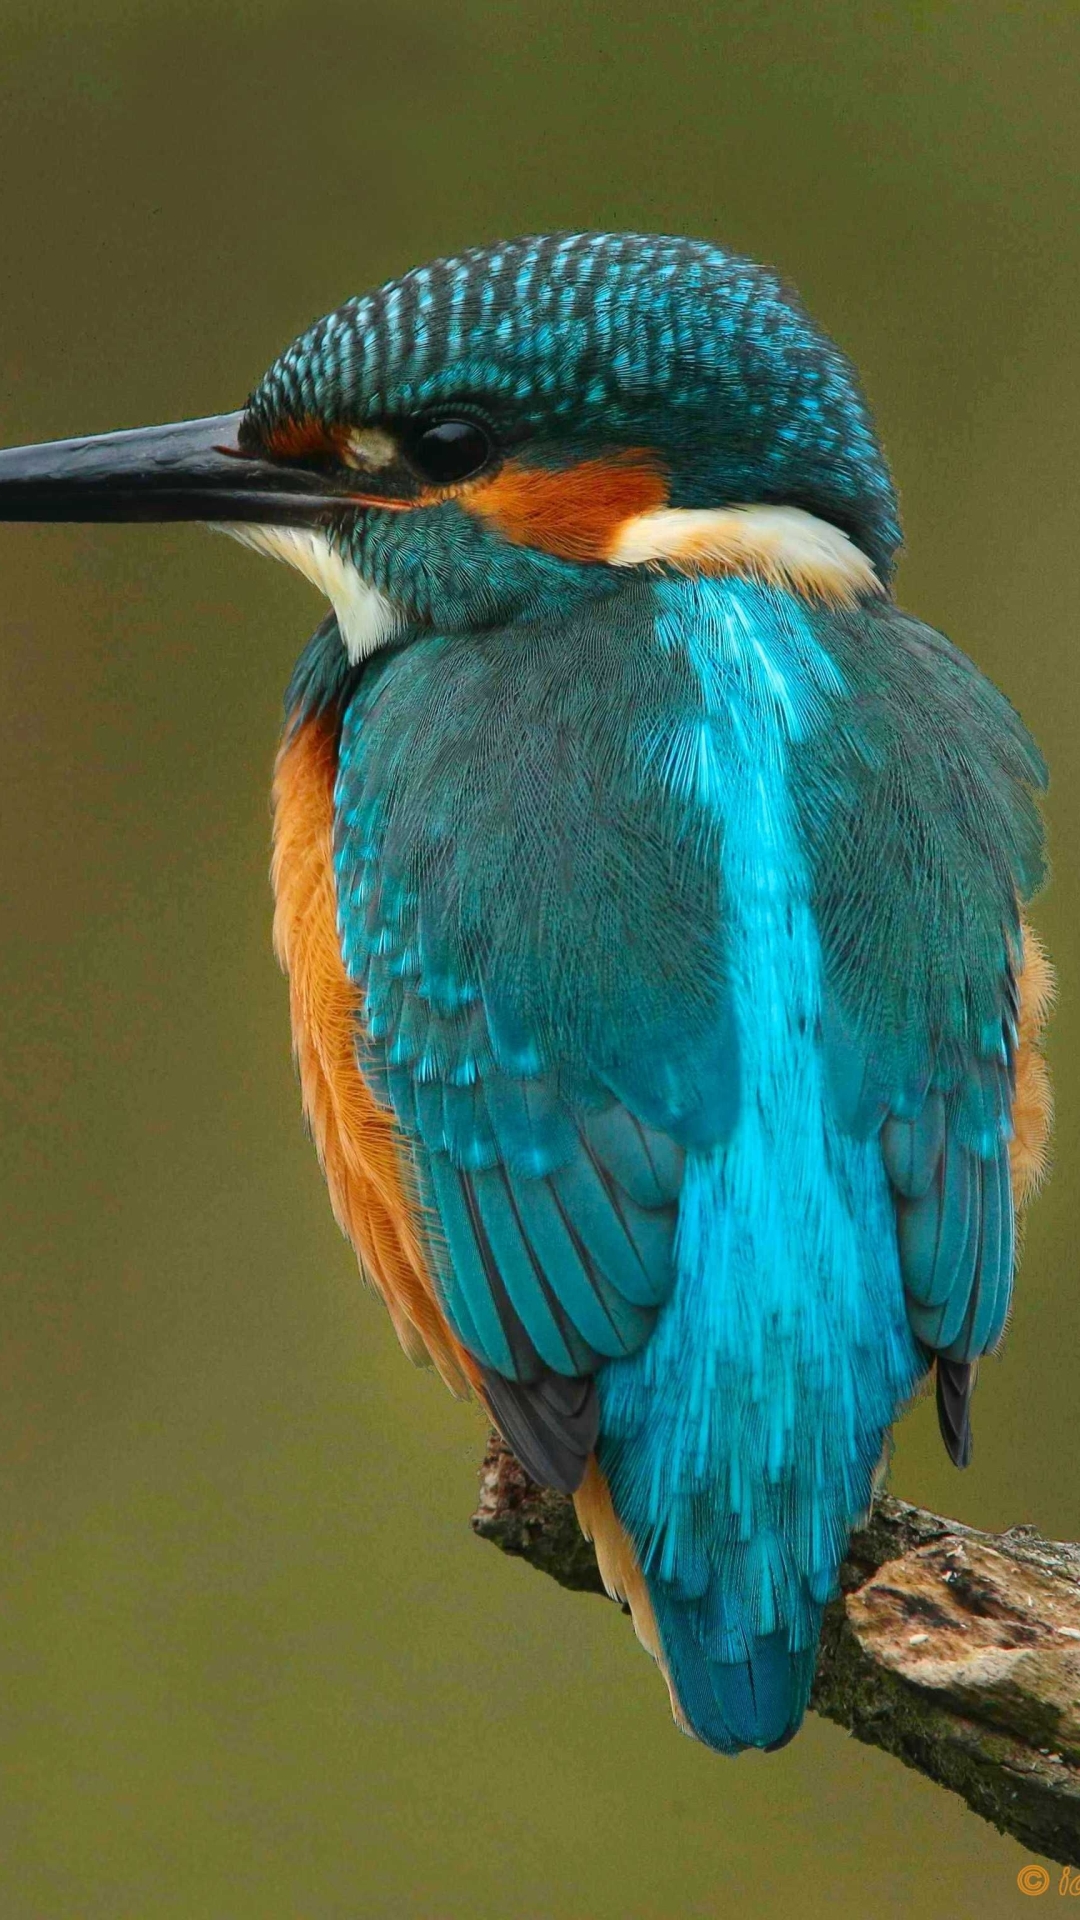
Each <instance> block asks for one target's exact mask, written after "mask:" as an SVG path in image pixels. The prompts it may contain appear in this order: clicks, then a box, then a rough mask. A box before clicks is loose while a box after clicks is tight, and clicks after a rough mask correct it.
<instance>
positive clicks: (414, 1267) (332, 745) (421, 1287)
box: [273, 720, 478, 1392]
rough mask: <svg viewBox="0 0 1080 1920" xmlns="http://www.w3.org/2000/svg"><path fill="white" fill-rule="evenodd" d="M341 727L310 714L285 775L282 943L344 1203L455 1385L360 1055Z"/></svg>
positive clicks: (411, 1342) (355, 1237)
mask: <svg viewBox="0 0 1080 1920" xmlns="http://www.w3.org/2000/svg"><path fill="white" fill-rule="evenodd" d="M336 765H337V747H336V741H335V735H334V731H333V729H332V728H331V727H328V726H327V725H326V724H325V722H323V721H321V720H310V721H308V722H307V723H306V724H305V725H304V726H301V727H298V728H297V729H296V731H295V732H294V733H293V734H291V735H289V736H287V738H286V740H285V742H284V744H283V746H282V748H281V751H280V753H279V754H278V761H277V768H276V771H275V775H274V860H273V881H274V896H275V911H274V945H275V948H276V950H277V954H278V957H279V959H280V960H281V963H282V966H283V967H284V968H285V971H286V973H287V974H288V976H289V1003H290V1013H291V1016H292V1030H293V1044H294V1046H295V1049H296V1061H297V1066H298V1068H299V1072H300V1088H301V1093H302V1096H303V1103H304V1112H305V1115H306V1116H307V1120H308V1124H309V1126H310V1128H311V1132H312V1135H313V1137H314V1140H315V1146H316V1149H317V1151H318V1155H319V1159H320V1161H321V1162H322V1166H323V1171H324V1173H325V1175H326V1183H327V1186H328V1187H329V1189H330V1199H331V1201H332V1203H333V1208H334V1213H335V1215H336V1217H337V1220H338V1224H339V1226H340V1227H341V1229H342V1231H343V1232H344V1233H345V1234H346V1235H347V1237H348V1238H349V1240H351V1242H352V1244H353V1246H354V1247H355V1249H356V1253H357V1255H358V1257H359V1260H360V1264H361V1267H362V1268H363V1270H364V1272H365V1274H366V1275H367V1276H368V1278H369V1279H370V1280H371V1281H372V1282H373V1283H374V1285H375V1286H376V1287H377V1289H378V1291H379V1293H380V1294H381V1295H382V1297H383V1300H384V1301H385V1302H386V1305H387V1307H388V1309H389V1312H390V1317H391V1319H392V1320H393V1323H394V1327H395V1329H396V1331H397V1335H398V1338H399V1340H400V1341H401V1344H402V1346H403V1347H404V1348H405V1351H406V1352H407V1353H409V1354H411V1356H412V1357H413V1359H422V1358H424V1357H425V1355H430V1357H431V1359H432V1360H433V1361H434V1363H435V1365H436V1367H437V1368H438V1370H439V1372H440V1373H441V1374H442V1376H443V1379H444V1380H445V1381H446V1382H447V1384H448V1386H450V1387H452V1388H453V1389H454V1390H455V1391H457V1392H461V1391H462V1390H463V1388H464V1387H465V1385H466V1383H468V1384H469V1385H472V1386H475V1385H476V1382H477V1379H478V1374H477V1369H476V1365H475V1362H474V1361H473V1360H472V1358H471V1357H470V1355H469V1354H467V1353H466V1352H465V1349H464V1348H463V1347H462V1346H461V1345H460V1343H459V1342H458V1341H457V1340H456V1339H455V1337H454V1335H453V1333H452V1332H451V1331H450V1328H449V1327H448V1326H447V1324H446V1319H445V1316H444V1314H443V1312H442V1308H441V1306H440V1304H439V1301H438V1297H437V1294H436V1291H435V1286H434V1283H433V1281H432V1279H431V1276H430V1274H429V1272H428V1267H427V1261H426V1259H425V1255H424V1249H423V1242H422V1237H421V1235H420V1233H419V1231H418V1228H417V1216H418V1205H417V1198H416V1195H415V1193H414V1192H413V1191H412V1190H411V1182H410V1180H409V1176H408V1157H407V1153H406V1150H405V1146H404V1142H403V1141H402V1140H401V1138H400V1136H399V1134H398V1130H397V1125H396V1123H395V1120H394V1117H393V1114H391V1113H389V1112H387V1110H386V1108H385V1107H380V1106H379V1105H378V1103H377V1102H376V1101H375V1099H374V1098H373V1097H372V1095H371V1093H370V1092H369V1090H368V1087H367V1084H366V1082H365V1081H364V1079H363V1076H362V1075H361V1073H360V1070H359V1068H358V1066H357V1064H356V1043H357V1035H358V1033H359V1031H360V1026H359V1021H360V1005H359V995H358V993H357V990H356V987H355V986H354V985H353V982H352V981H351V980H350V979H349V976H348V974H347V973H346V971H345V966H344V962H343V961H342V958H341V949H340V946H339V944H338V936H337V914H336V896H335V890H334V870H333V862H332V847H333V813H334V801H333V796H334V775H335V771H336Z"/></svg>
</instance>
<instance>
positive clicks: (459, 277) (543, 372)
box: [248, 233, 900, 575]
mask: <svg viewBox="0 0 1080 1920" xmlns="http://www.w3.org/2000/svg"><path fill="white" fill-rule="evenodd" d="M449 403H452V404H455V405H472V406H474V407H476V408H478V409H480V410H482V411H483V412H484V413H485V414H487V415H488V416H489V417H491V418H492V419H493V421H494V422H495V424H496V425H497V427H498V430H499V433H500V436H501V438H502V440H503V442H504V444H508V445H514V444H517V443H521V442H525V441H529V442H531V443H532V446H533V448H534V449H535V451H536V457H538V458H541V459H548V460H552V461H556V460H561V459H563V458H565V457H566V456H567V454H569V455H570V456H571V457H573V458H579V457H581V456H582V453H583V452H584V453H588V452H592V451H595V450H596V449H597V448H598V447H599V446H606V447H619V446H631V445H633V446H649V447H652V448H655V449H656V450H657V451H658V452H659V454H660V455H661V456H662V458H663V459H664V460H665V462H666V463H667V465H668V466H669V468H670V471H671V481H672V485H671V504H672V505H675V506H722V505H726V504H744V503H747V502H752V501H765V502H780V503H785V504H788V505H793V506H801V507H805V508H806V509H807V510H808V511H810V512H813V513H818V514H820V515H822V516H823V517H825V518H828V519H830V520H832V521H833V522H834V523H835V524H836V525H838V526H840V527H842V528H843V529H844V531H845V532H848V533H850V534H851V536H852V538H853V539H855V540H856V541H857V542H858V544H859V545H860V546H862V547H863V549H864V550H865V551H866V552H867V553H868V554H869V555H870V557H871V559H872V560H873V561H874V563H875V565H876V566H877V567H878V569H879V571H880V572H882V574H883V575H885V574H887V573H888V572H889V571H890V569H891V565H892V561H893V557H894V555H895V552H896V549H897V547H898V545H899V541H900V530H899V525H898V522H897V511H896V498H895V493H894V491H893V487H892V483H891V480H890V477H889V472H888V468H887V466H886V463H885V459H884V456H883V454H882V451H881V448H880V446H879V444H878V441H877V438H876V435H875V433H874V429H873V425H872V422H871V420H870V415H869V412H868V409H867V406H866V403H865V400H864V398H863V396H862V392H861V390H860V387H859V383H858V380H857V378H856V376H855V373H854V370H853V368H852V367H851V364H850V362H849V361H848V360H847V358H846V357H845V356H844V355H843V354H842V353H841V352H840V350H839V349H838V348H837V347H836V346H834V345H833V343H832V342H831V341H830V340H829V339H828V338H827V337H826V336H825V335H824V334H823V333H821V332H820V331H819V329H818V328H817V327H815V325H814V324H813V322H812V321H811V320H810V318H809V317H808V315H807V314H806V312H805V311H804V309H803V307H802V306H801V304H800V302H799V300H798V298H797V297H796V296H795V295H794V294H793V293H791V292H790V290H789V289H787V288H786V287H785V286H784V285H783V283H782V282H781V280H780V279H779V277H778V276H777V275H776V274H774V273H773V272H771V271H769V270H768V269H766V268H764V267H760V266H757V265H755V264H754V263H753V262H752V261H749V260H745V259H742V258H740V257H738V256H737V255H735V254H731V253H727V252H725V251H723V250H722V249H721V248H719V247H714V246H710V245H708V244H706V243H705V242H703V241H697V240H685V239H677V238H668V237H663V236H649V235H640V234H589V233H586V234H552V235H544V236H538V237H529V238H526V239H521V240H514V241H509V242H506V243H503V244H497V245H494V246H490V247H477V248H472V249H470V250H469V251H467V252H465V253H461V254H458V255H456V256H454V257H453V258H450V259H446V260H436V261H434V262H433V263H432V264H431V265H430V266H426V267H419V268H414V269H413V270H412V271H411V272H409V273H406V274H404V275H403V276H402V278H401V279H399V280H392V281H388V282H387V284H386V285H385V286H383V287H380V288H379V289H378V290H377V291H376V292H374V293H369V294H364V295H361V296H359V297H357V298H355V299H352V300H348V301H346V303H345V304H344V306H342V307H339V308H338V309H337V310H336V311H335V312H334V313H331V314H328V315H327V316H326V317H325V318H324V319H322V320H318V321H316V323H315V324H314V325H313V326H312V327H309V328H308V330H307V332H306V333H304V334H302V335H301V336H300V338H299V339H298V340H296V341H295V342H294V343H293V345H292V346H290V347H289V348H287V350H286V351H285V352H284V353H283V354H282V355H281V356H280V358H279V359H278V360H277V361H275V363H274V365H273V366H272V367H271V368H270V370H269V371H268V373H267V374H266V375H265V377H264V379H263V380H262V381H261V383H260V385H259V386H258V387H257V389H256V391H255V393H254V394H253V395H252V398H251V401H250V403H249V409H248V417H249V420H250V422H251V424H252V427H253V428H254V430H255V431H256V432H259V433H265V432H267V431H268V430H269V429H270V428H271V427H272V426H273V425H274V424H276V423H277V422H280V421H281V420H282V419H285V418H302V417H304V416H306V415H314V416H316V417H317V418H319V419H321V420H324V421H326V422H328V423H337V422H342V421H346V422H349V423H353V424H359V423H361V422H364V423H367V422H371V421H373V420H381V419H388V420H393V419H395V418H399V417H401V416H402V415H407V414H411V413H415V412H416V411H418V410H421V409H425V408H429V407H433V406H434V407H438V406H441V405H447V404H449Z"/></svg>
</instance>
